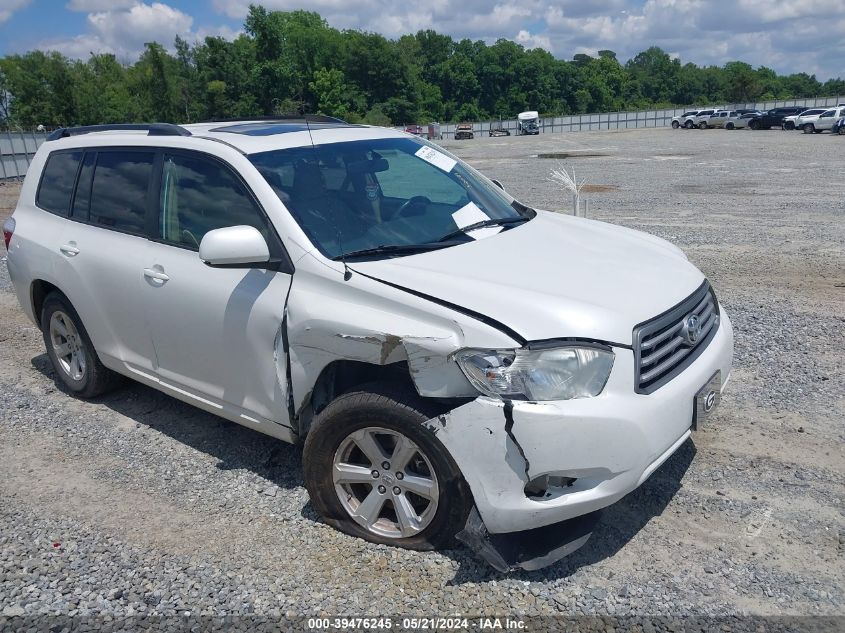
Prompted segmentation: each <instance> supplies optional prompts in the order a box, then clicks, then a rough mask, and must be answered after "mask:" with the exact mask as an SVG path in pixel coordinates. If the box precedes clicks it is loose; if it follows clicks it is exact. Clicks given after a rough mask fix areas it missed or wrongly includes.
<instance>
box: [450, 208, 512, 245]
mask: <svg viewBox="0 0 845 633" xmlns="http://www.w3.org/2000/svg"><path fill="white" fill-rule="evenodd" d="M452 219H453V220H455V224H457V225H458V228H459V229H462V228H464V227H465V226H469V225H470V224H475V223H476V222H483V221H484V220H489V219H490V216H489V215H487V214H486V213H484V211H482V210H481V209H479V208H478V206H477V205H476V204H475V203H474V202H470V203H469V204H467V205H465V206H463V207H461V208H460V209H458V210H457V211H455V212H454V213H453V214H452ZM501 230H502V227H501V226H485V227H483V228H480V229H474V230H472V231H470V232H469V233H467V235H469V236H470V237H471V238H472V239H474V240H480V239H481V238H483V237H489V236H491V235H495V234H496V233H498V232H499V231H501Z"/></svg>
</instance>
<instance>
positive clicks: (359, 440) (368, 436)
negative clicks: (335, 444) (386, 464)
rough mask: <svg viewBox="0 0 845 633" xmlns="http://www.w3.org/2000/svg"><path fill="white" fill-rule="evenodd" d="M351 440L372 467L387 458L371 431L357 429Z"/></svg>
mask: <svg viewBox="0 0 845 633" xmlns="http://www.w3.org/2000/svg"><path fill="white" fill-rule="evenodd" d="M352 440H353V441H354V442H355V445H356V446H357V447H358V448H360V449H361V452H362V453H364V455H365V456H366V457H367V459H369V460H370V463H371V464H372V465H373V466H374V467H379V466H380V465H381V463H382V462H383V461H386V460H387V459H388V456H387V454H385V452H384V449H383V448H382V447H381V446H380V445H379V443H378V441H377V440H376V438H375V435H374V434H373V433H370V432H368V431H359V432H358V433H355V434H354V435H353V436H352Z"/></svg>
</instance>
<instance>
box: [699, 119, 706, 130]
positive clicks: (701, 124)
mask: <svg viewBox="0 0 845 633" xmlns="http://www.w3.org/2000/svg"><path fill="white" fill-rule="evenodd" d="M698 129H699V130H706V129H707V124H706V123H705V122H704V121H702V122H701V123H699V124H698Z"/></svg>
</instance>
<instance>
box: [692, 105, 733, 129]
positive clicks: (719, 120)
mask: <svg viewBox="0 0 845 633" xmlns="http://www.w3.org/2000/svg"><path fill="white" fill-rule="evenodd" d="M733 116H736V112H735V111H734V110H717V111H716V112H714V113H713V114H711V115H710V118H709V119H708V120H707V121H702V123H701V124H700V125H699V126H698V127H700V128H701V129H706V128H708V127H719V128H723V127H725V125H727V122H728V119H730V118H731V117H733ZM702 126H704V127H702Z"/></svg>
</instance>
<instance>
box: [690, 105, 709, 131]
mask: <svg viewBox="0 0 845 633" xmlns="http://www.w3.org/2000/svg"><path fill="white" fill-rule="evenodd" d="M715 112H716V108H711V109H710V110H699V111H698V114H696V115H694V116H691V117H687V119H686V120H685V121H684V127H685V128H687V129H692V128H694V127H697V128H699V129H702V130H703V129H705V128H707V123H708V122H709V121H710V117H711V116H713V114H714V113H715ZM702 123H703V124H704V125H703V126H702Z"/></svg>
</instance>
